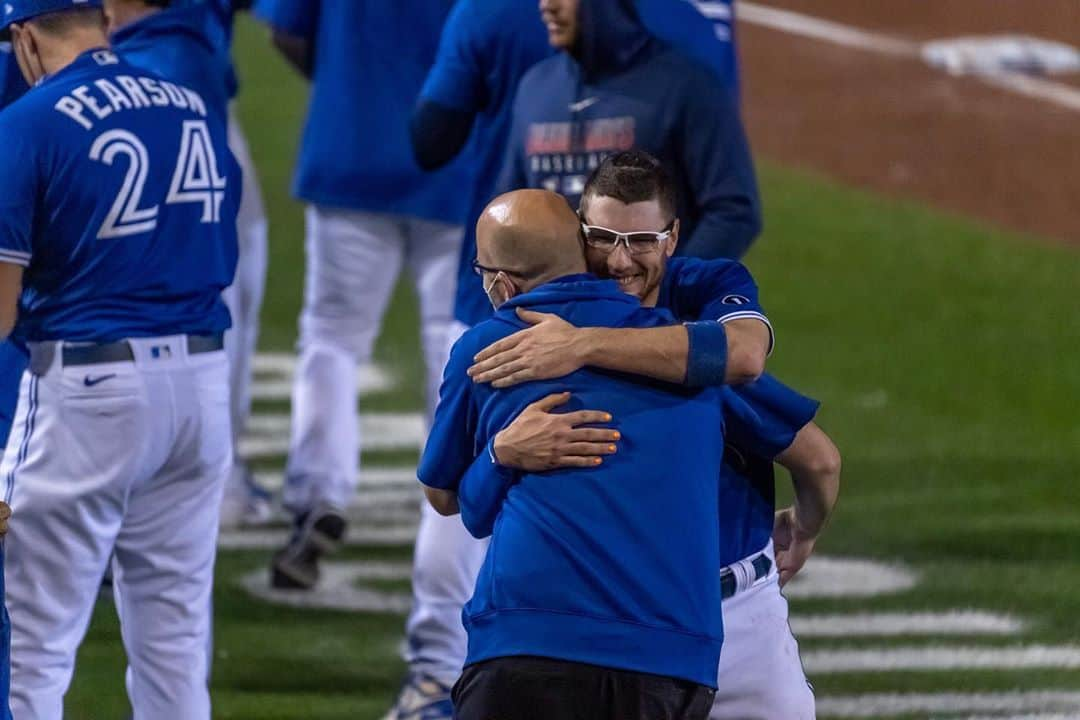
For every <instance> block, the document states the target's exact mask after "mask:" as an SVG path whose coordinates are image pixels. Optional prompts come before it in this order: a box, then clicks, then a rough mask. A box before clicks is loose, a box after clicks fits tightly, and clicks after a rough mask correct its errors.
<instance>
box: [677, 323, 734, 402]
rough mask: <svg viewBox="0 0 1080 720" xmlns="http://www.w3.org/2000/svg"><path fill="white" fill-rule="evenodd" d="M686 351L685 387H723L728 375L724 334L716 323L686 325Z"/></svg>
mask: <svg viewBox="0 0 1080 720" xmlns="http://www.w3.org/2000/svg"><path fill="white" fill-rule="evenodd" d="M685 327H686V333H687V335H688V339H689V351H688V353H687V358H686V385H687V386H689V387H712V386H716V385H723V384H724V378H725V376H726V375H727V356H728V341H727V331H726V330H724V326H723V324H722V323H719V322H717V321H715V320H712V321H701V322H691V323H686V324H685Z"/></svg>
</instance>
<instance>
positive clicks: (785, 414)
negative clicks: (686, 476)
mask: <svg viewBox="0 0 1080 720" xmlns="http://www.w3.org/2000/svg"><path fill="white" fill-rule="evenodd" d="M724 392H725V397H724V418H725V420H726V422H727V431H728V432H727V437H726V439H727V450H728V451H727V452H726V453H725V455H724V474H725V476H726V477H725V482H722V483H721V484H720V507H721V512H722V513H723V514H724V517H725V518H726V519H727V521H726V522H724V523H721V525H720V564H721V565H730V564H731V563H733V562H736V561H738V560H742V559H743V558H746V557H749V556H750V555H752V554H754V553H757V552H761V550H762V549H764V547H765V546H766V545H767V544H768V542H769V538H771V537H772V531H773V515H774V514H775V512H776V481H775V477H774V474H773V460H774V459H775V458H776V456H777V455H779V454H780V453H782V452H784V450H787V449H788V448H789V447H790V446H791V443H792V442H794V441H795V436H796V435H798V433H799V431H800V430H802V429H803V427H805V426H806V425H807V424H808V423H809V422H810V421H811V420H813V419H814V415H816V414H817V410H818V402H817V401H816V400H813V399H811V398H808V397H806V396H805V395H801V394H799V393H798V392H796V391H795V390H792V389H791V388H789V387H788V386H786V385H784V384H783V383H781V382H780V381H779V380H777V379H776V378H774V377H772V376H771V375H768V374H765V375H762V376H761V377H760V378H759V379H758V380H757V381H756V382H753V383H749V384H747V385H739V386H737V387H732V388H725V390H724ZM723 508H738V509H739V511H738V512H731V511H730V510H728V511H727V512H724V510H723Z"/></svg>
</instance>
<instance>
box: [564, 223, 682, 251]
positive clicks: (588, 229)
mask: <svg viewBox="0 0 1080 720" xmlns="http://www.w3.org/2000/svg"><path fill="white" fill-rule="evenodd" d="M674 229H675V221H674V220H672V221H671V222H670V223H668V226H667V227H666V228H664V229H663V230H661V231H660V232H645V231H641V232H630V233H621V232H616V231H615V230H610V229H608V228H606V227H600V226H599V225H587V224H586V223H585V222H584V221H583V222H582V223H581V230H582V232H584V233H585V243H586V244H587V245H588V246H589V247H591V248H595V249H596V250H600V251H602V252H605V253H610V252H614V250H615V248H617V247H618V246H619V244H620V243H621V244H625V245H626V250H627V252H629V253H630V254H631V255H644V254H645V253H650V252H654V251H655V250H657V249H659V247H660V244H661V243H662V242H664V241H665V240H667V239H668V238H670V237H671V233H672V232H673V231H674Z"/></svg>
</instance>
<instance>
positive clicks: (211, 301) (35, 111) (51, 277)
mask: <svg viewBox="0 0 1080 720" xmlns="http://www.w3.org/2000/svg"><path fill="white" fill-rule="evenodd" d="M0 137H3V138H4V139H5V141H6V142H7V143H8V144H7V146H6V147H5V152H6V153H7V155H8V157H7V160H6V161H5V162H4V163H3V164H2V165H0V261H3V262H8V263H14V264H18V265H22V266H24V267H25V268H26V269H25V273H24V276H23V288H24V289H23V294H22V297H21V298H20V307H19V320H18V324H17V326H16V327H17V330H16V332H17V334H18V335H19V337H20V338H22V339H25V340H27V341H44V340H74V341H88V342H108V341H113V340H118V339H121V338H126V337H152V336H159V335H172V334H180V333H192V334H212V333H218V332H222V331H224V330H225V329H226V328H227V327H229V311H228V310H227V309H226V308H225V304H224V303H223V302H222V300H221V291H222V290H224V289H225V288H226V287H227V286H228V285H229V284H230V283H231V282H232V278H233V274H234V272H235V269H236V255H237V241H236V212H237V208H238V206H239V201H240V169H239V166H238V165H237V164H236V160H235V159H234V158H233V157H232V154H231V153H230V152H229V149H228V146H227V142H226V128H225V125H224V121H223V118H221V117H219V116H218V114H216V113H214V112H212V111H211V109H210V108H209V107H208V106H207V103H206V101H205V100H204V99H203V98H202V97H201V96H200V95H199V94H198V93H197V92H196V91H194V90H192V89H190V88H186V87H183V86H181V85H177V84H175V83H173V82H170V81H167V80H164V79H162V78H161V77H160V76H158V75H155V74H153V73H150V72H148V71H145V70H140V69H138V68H136V67H134V66H132V65H129V64H128V63H126V62H124V61H123V60H121V59H119V58H117V56H116V55H115V54H113V53H112V52H110V51H108V50H91V51H87V52H85V53H83V54H82V55H80V56H79V57H78V58H76V59H75V60H74V61H73V62H72V63H71V64H70V65H68V66H67V67H65V68H63V69H62V70H60V71H59V72H57V73H56V74H54V75H52V76H51V77H49V78H48V79H47V80H45V82H43V83H41V84H40V85H38V86H37V87H35V88H34V89H33V90H31V91H30V92H28V93H27V94H26V95H24V96H23V97H22V98H21V99H20V100H18V101H17V102H16V103H15V104H13V105H11V106H10V107H8V108H7V109H6V110H5V111H4V112H2V113H0Z"/></svg>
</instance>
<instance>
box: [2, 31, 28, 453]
mask: <svg viewBox="0 0 1080 720" xmlns="http://www.w3.org/2000/svg"><path fill="white" fill-rule="evenodd" d="M27 89H28V88H27V87H26V81H25V80H23V76H22V72H20V71H19V65H18V63H16V62H15V55H14V54H13V53H12V52H11V43H9V42H0V110H3V109H4V108H5V107H7V106H8V105H10V104H11V103H13V102H15V100H17V99H18V98H20V97H21V96H22V94H23V93H25V92H26V91H27ZM26 362H27V357H26V349H25V348H23V347H22V346H20V345H19V344H18V343H17V342H15V341H12V340H8V341H6V342H3V343H0V444H3V443H6V442H7V437H8V433H10V432H11V421H12V418H13V416H14V415H15V405H16V403H17V402H18V400H19V379H20V378H21V377H22V374H23V370H25V369H26Z"/></svg>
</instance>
